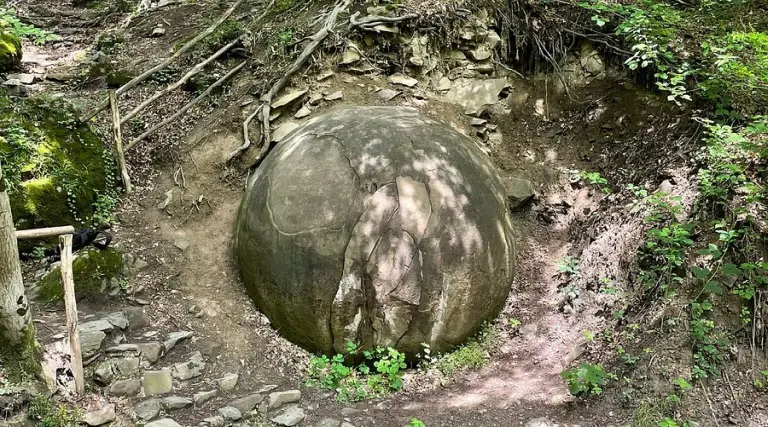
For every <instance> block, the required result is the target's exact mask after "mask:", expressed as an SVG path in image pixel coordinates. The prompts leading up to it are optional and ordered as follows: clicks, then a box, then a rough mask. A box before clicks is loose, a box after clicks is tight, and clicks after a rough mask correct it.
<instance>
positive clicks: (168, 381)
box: [142, 368, 173, 396]
mask: <svg viewBox="0 0 768 427" xmlns="http://www.w3.org/2000/svg"><path fill="white" fill-rule="evenodd" d="M142 386H143V387H144V394H145V395H147V396H154V395H158V394H167V393H170V392H171V391H172V390H173V377H172V375H171V370H170V369H167V368H166V369H163V370H160V371H146V372H144V378H143V379H142Z"/></svg>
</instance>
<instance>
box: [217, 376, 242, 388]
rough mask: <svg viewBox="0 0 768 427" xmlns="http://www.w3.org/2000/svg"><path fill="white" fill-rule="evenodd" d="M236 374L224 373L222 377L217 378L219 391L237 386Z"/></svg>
mask: <svg viewBox="0 0 768 427" xmlns="http://www.w3.org/2000/svg"><path fill="white" fill-rule="evenodd" d="M238 377H239V376H238V375H237V374H226V375H224V377H222V378H219V379H217V380H216V382H217V383H218V384H219V388H220V389H221V391H232V390H234V389H235V386H237V379H238Z"/></svg>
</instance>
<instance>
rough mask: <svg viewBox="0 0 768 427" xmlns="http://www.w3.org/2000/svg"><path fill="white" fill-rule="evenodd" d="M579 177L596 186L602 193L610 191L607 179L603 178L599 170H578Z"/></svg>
mask: <svg viewBox="0 0 768 427" xmlns="http://www.w3.org/2000/svg"><path fill="white" fill-rule="evenodd" d="M579 178H581V179H583V180H584V181H587V182H588V183H589V184H590V185H594V186H596V187H598V188H599V189H600V190H601V191H603V192H604V193H610V192H611V188H610V187H608V180H607V179H605V178H603V176H602V175H600V172H587V171H581V172H579Z"/></svg>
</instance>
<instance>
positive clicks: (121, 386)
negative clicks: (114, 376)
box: [109, 378, 141, 396]
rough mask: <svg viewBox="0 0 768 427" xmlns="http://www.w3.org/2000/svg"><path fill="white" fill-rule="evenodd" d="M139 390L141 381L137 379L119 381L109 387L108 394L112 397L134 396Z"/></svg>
mask: <svg viewBox="0 0 768 427" xmlns="http://www.w3.org/2000/svg"><path fill="white" fill-rule="evenodd" d="M140 388H141V381H139V380H138V379H137V378H132V379H127V380H119V381H115V382H114V383H112V385H111V386H110V387H109V394H110V395H112V396H135V395H136V393H138V392H139V389H140Z"/></svg>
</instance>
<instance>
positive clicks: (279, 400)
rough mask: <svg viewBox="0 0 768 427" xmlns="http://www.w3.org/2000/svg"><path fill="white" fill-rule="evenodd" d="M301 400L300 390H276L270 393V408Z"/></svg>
mask: <svg viewBox="0 0 768 427" xmlns="http://www.w3.org/2000/svg"><path fill="white" fill-rule="evenodd" d="M299 400H301V392H300V391H299V390H288V391H276V392H274V393H270V394H269V409H275V408H279V407H280V406H282V405H285V404H286V403H294V402H298V401H299Z"/></svg>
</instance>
